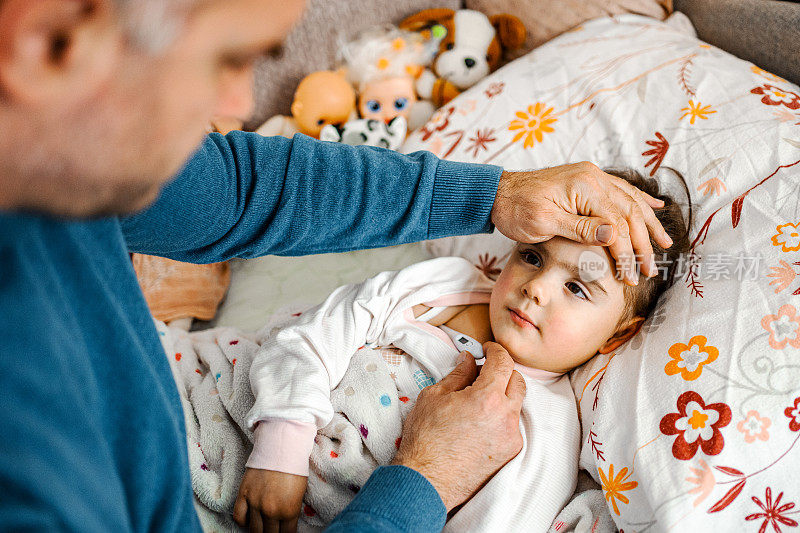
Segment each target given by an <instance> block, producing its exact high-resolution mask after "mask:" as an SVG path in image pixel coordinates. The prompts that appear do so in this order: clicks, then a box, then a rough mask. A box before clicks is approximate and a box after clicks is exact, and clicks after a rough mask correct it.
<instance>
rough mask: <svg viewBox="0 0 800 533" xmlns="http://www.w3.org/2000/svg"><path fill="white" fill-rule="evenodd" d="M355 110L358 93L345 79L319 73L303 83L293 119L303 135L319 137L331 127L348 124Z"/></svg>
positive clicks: (294, 103) (309, 76) (331, 73)
mask: <svg viewBox="0 0 800 533" xmlns="http://www.w3.org/2000/svg"><path fill="white" fill-rule="evenodd" d="M355 107H356V95H355V91H354V90H353V87H352V86H351V85H350V83H349V82H348V81H347V80H345V79H344V76H342V75H340V74H338V73H336V72H330V71H319V72H314V73H311V74H309V75H308V76H306V77H305V78H304V79H303V81H302V82H300V85H299V86H298V87H297V90H296V91H295V94H294V102H292V116H293V117H294V119H295V121H297V128H298V129H299V130H300V131H301V132H302V133H305V134H306V135H309V136H311V137H319V132H320V131H321V130H322V128H324V127H325V126H327V125H328V124H334V125H336V126H339V125H341V124H344V123H345V122H347V121H348V120H349V119H350V114H351V113H352V112H353V111H354V110H355Z"/></svg>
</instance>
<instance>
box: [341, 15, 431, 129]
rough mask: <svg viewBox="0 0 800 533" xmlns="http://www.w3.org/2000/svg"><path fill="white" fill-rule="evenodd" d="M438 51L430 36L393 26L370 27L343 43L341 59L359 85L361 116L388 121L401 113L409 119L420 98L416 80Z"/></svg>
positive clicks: (351, 79) (352, 79)
mask: <svg viewBox="0 0 800 533" xmlns="http://www.w3.org/2000/svg"><path fill="white" fill-rule="evenodd" d="M434 50H435V43H433V42H432V41H431V40H430V39H428V40H426V39H425V38H424V37H423V36H422V35H420V34H417V33H411V32H405V31H400V30H398V29H396V28H392V27H383V28H378V29H373V30H370V31H368V32H365V33H363V34H362V35H361V36H360V37H358V38H357V39H356V40H354V41H351V42H349V43H347V44H345V45H343V46H342V47H341V48H340V50H339V58H340V60H341V61H343V62H344V64H345V66H346V69H347V76H348V78H349V80H350V82H351V83H353V85H355V86H356V87H357V88H358V92H359V96H358V111H359V113H360V114H361V117H362V118H371V119H376V120H381V121H383V122H386V123H388V122H389V121H391V120H392V119H393V118H395V117H397V116H402V117H403V118H405V119H408V113H409V110H410V109H411V106H412V105H413V104H414V102H416V100H417V96H416V92H415V91H414V80H415V79H416V77H417V76H418V75H419V74H420V73H421V72H422V70H423V67H424V66H425V65H426V64H427V63H428V62H430V58H431V56H432V54H433V51H434Z"/></svg>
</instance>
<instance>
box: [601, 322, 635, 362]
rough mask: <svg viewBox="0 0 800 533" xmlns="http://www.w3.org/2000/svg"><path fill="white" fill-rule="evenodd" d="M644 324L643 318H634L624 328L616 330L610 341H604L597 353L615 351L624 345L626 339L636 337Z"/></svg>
mask: <svg viewBox="0 0 800 533" xmlns="http://www.w3.org/2000/svg"><path fill="white" fill-rule="evenodd" d="M643 323H644V317H643V316H637V317H634V318H632V319H631V320H630V322H628V324H627V325H626V326H624V327H621V328H619V329H618V330H617V332H616V333H614V335H612V336H611V338H610V339H608V340H607V341H606V343H605V344H604V345H603V346H601V347H600V349H599V350H597V351H598V352H599V353H603V354H605V353H609V352H611V351H613V350H616V349H617V348H619V347H620V346H622V345H623V344H625V343H626V342H627V341H628V339H630V338H631V337H633V336H634V335H636V333H637V332H638V331H639V329H640V328H641V327H642V324H643Z"/></svg>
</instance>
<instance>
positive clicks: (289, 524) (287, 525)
mask: <svg viewBox="0 0 800 533" xmlns="http://www.w3.org/2000/svg"><path fill="white" fill-rule="evenodd" d="M298 518H299V517H298V516H295V517H294V518H290V519H289V520H281V531H280V533H297V519H298Z"/></svg>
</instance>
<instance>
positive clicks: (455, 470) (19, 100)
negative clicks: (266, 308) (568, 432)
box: [0, 0, 668, 531]
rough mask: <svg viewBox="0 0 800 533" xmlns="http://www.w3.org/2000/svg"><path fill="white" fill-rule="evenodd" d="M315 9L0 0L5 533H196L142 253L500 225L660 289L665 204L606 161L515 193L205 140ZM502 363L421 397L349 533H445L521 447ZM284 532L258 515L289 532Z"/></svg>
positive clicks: (387, 164) (389, 165) (198, 2)
mask: <svg viewBox="0 0 800 533" xmlns="http://www.w3.org/2000/svg"><path fill="white" fill-rule="evenodd" d="M302 9H303V2H302V1H301V0H35V1H31V0H0V126H2V133H1V134H0V376H2V377H0V380H1V381H0V435H2V439H0V493H2V495H3V496H2V498H0V524H2V528H8V529H10V530H17V529H28V530H37V531H39V530H51V529H58V530H77V531H127V530H136V531H140V530H154V531H194V530H198V529H199V524H198V521H197V516H196V514H195V512H194V508H193V503H192V494H191V484H190V479H189V469H188V462H187V451H186V444H187V443H186V440H185V430H184V427H183V415H182V412H181V407H180V403H179V397H178V395H177V391H176V389H175V384H174V382H173V381H172V378H171V375H170V371H169V367H168V364H167V361H166V360H165V357H164V354H163V351H162V350H161V347H160V344H159V342H158V337H157V334H156V330H155V329H154V327H153V324H152V321H151V319H150V317H149V314H148V311H147V307H146V304H145V302H144V299H143V297H142V295H141V292H140V291H139V288H138V285H137V283H136V279H135V277H134V274H133V270H132V268H131V265H130V262H129V260H128V255H127V254H128V251H129V250H130V251H139V252H144V253H155V254H162V255H165V256H169V257H172V258H175V259H179V260H184V261H197V262H212V261H219V260H223V259H227V258H229V257H234V256H241V257H252V256H256V255H262V254H266V253H281V254H287V255H288V254H302V253H311V252H320V251H339V250H345V249H354V248H363V247H369V246H381V245H389V244H397V243H401V242H410V241H414V240H420V239H425V238H432V237H440V236H445V235H452V234H458V233H473V232H478V231H488V230H489V229H491V227H492V224H494V225H496V226H497V227H498V228H499V229H500V230H501V231H503V232H504V233H505V234H507V235H508V236H509V237H511V238H514V239H517V240H524V241H529V242H533V241H539V240H543V239H546V238H549V237H551V236H553V235H564V236H566V237H569V238H573V239H578V240H582V241H585V242H590V243H595V244H609V245H610V249H611V251H612V253H613V254H614V256H615V257H617V258H618V259H623V258H629V257H631V254H632V253H633V251H634V250H635V251H636V252H637V253H639V254H642V255H643V256H644V257H645V263H644V265H643V271H644V272H645V273H646V274H655V273H656V269H655V265H653V264H651V261H650V260H651V259H652V258H651V249H650V246H649V240H648V232H653V233H654V234H655V235H656V236H657V238H658V239H659V240H660V241H663V242H664V243H665V244H666V243H667V240H666V239H668V238H667V237H666V233H664V231H663V229H662V228H661V227H660V225H659V224H658V222H657V221H656V220H655V217H654V215H653V213H652V209H651V207H650V206H651V205H652V206H656V205H658V203H657V201H655V200H653V199H652V198H649V197H647V196H646V195H644V194H643V193H641V192H639V191H636V190H634V189H632V188H630V187H628V186H627V184H626V183H624V182H621V180H617V179H615V178H613V177H611V176H608V175H606V174H604V173H602V172H600V171H599V170H598V169H596V168H595V167H594V166H592V165H589V164H577V165H568V166H565V167H556V168H552V169H547V170H543V171H538V172H530V173H507V172H502V170H501V169H500V168H498V167H491V166H479V165H467V164H457V163H450V162H439V161H438V160H436V158H435V157H433V156H432V155H430V154H423V153H420V154H416V155H413V156H402V155H400V154H396V153H394V152H389V151H383V150H378V149H371V148H362V149H355V148H352V147H347V146H342V145H338V144H332V143H321V142H317V141H314V140H311V139H308V138H306V137H302V136H298V137H296V138H295V139H294V140H287V139H282V138H275V139H265V138H262V137H259V136H256V135H254V134H244V133H233V134H231V135H228V136H227V137H223V136H220V135H212V136H210V137H208V138H206V139H205V140H204V141H203V131H204V128H205V125H206V123H207V122H208V120H209V119H210V117H211V116H212V115H223V116H230V115H239V116H244V115H247V113H248V112H249V111H250V107H251V105H252V104H251V81H252V79H251V63H252V62H253V60H254V59H255V58H256V57H257V56H258V55H259V54H261V53H262V52H263V51H264V50H265V49H272V48H274V47H275V46H277V45H279V44H280V42H281V40H282V39H283V38H284V36H285V35H286V33H287V32H288V31H289V29H290V28H291V26H292V24H293V22H294V21H295V20H297V18H298V17H299V16H300V14H301V12H302ZM201 141H202V145H201V147H200V148H199V150H197V152H196V153H195V154H194V155H193V156H192V157H191V158H190V159H189V161H188V163H187V162H186V160H187V157H189V156H190V154H191V152H192V151H193V150H195V149H196V147H197V145H198V144H199V143H201ZM181 168H182V170H181V171H180V173H179V174H178V175H177V177H176V178H175V179H174V180H172V181H170V177H171V176H173V175H174V174H175V173H176V172H178V171H179V170H180V169H181ZM157 198H158V200H157V201H156V199H157ZM154 201H155V203H153V202H154ZM122 215H132V216H130V217H127V218H122V219H120V218H118V217H119V216H122ZM629 274H631V277H633V272H632V271H629ZM631 282H633V281H632V280H631ZM487 352H488V355H487V358H488V361H487V364H486V367H485V368H484V370H483V371H482V372H481V376H480V378H479V379H475V376H476V371H475V368H474V362H472V360H471V358H466V359H467V360H466V362H465V363H462V364H461V365H459V366H458V367H457V368H456V370H455V371H454V373H453V374H451V375H450V376H448V377H446V378H445V379H444V380H442V382H440V383H439V384H437V385H435V386H433V387H431V388H430V389H429V390H428V391H427V392H426V393H425V394H423V395H422V396H421V398H420V401H419V402H418V403H417V405H416V407H415V409H414V411H413V412H412V414H411V415H410V418H409V422H408V424H407V428H406V429H405V430H404V438H403V441H402V446H401V448H400V450H399V451H398V455H397V458H396V460H395V464H394V465H393V466H389V467H384V468H381V469H378V471H376V473H375V475H373V477H372V478H371V479H370V481H369V482H368V483H367V484H366V485H365V486H364V487H363V489H362V491H361V493H360V494H359V496H358V498H356V500H355V501H354V502H353V504H352V505H351V506H350V507H349V508H348V509H347V510H346V511H345V512H344V513H343V514H342V516H341V517H340V519H339V520H338V521H337V523H335V524H334V525H333V526H332V528H334V529H335V528H337V527H338V528H339V529H340V530H341V529H350V530H353V529H354V528H355V529H361V530H364V531H366V530H376V531H377V530H383V531H385V530H392V529H395V530H414V529H425V528H430V527H432V525H433V526H434V527H436V526H437V525H441V524H443V523H444V519H445V513H446V511H447V510H449V509H452V508H453V507H454V506H456V505H458V504H460V503H462V502H463V501H465V500H466V499H467V498H468V497H469V496H470V495H471V494H473V493H474V492H475V491H476V490H477V489H478V488H479V487H480V485H481V484H482V483H483V482H485V480H486V479H488V477H490V476H491V475H492V474H493V473H494V472H496V471H497V470H498V469H499V468H500V467H501V466H502V465H503V464H505V462H507V461H508V460H510V459H511V458H512V457H513V456H514V455H515V454H516V453H517V452H518V451H519V449H520V446H521V438H520V435H519V430H518V426H517V421H518V417H519V409H520V407H519V405H520V399H521V397H522V395H523V394H524V390H523V384H522V380H521V377H520V376H519V375H518V374H516V373H515V372H513V371H512V368H511V360H510V358H509V356H508V354H507V353H506V352H505V350H503V349H502V347H500V346H499V345H494V344H493V345H490V346H487ZM464 434H470V435H483V436H484V440H485V442H483V443H482V446H480V447H476V446H475V443H474V442H473V441H472V440H470V441H465V440H462V435H464ZM189 445H195V444H194V443H189ZM251 503H253V502H251ZM266 515H267V516H268V519H265V518H264V516H262V514H261V513H259V512H250V513H248V516H245V517H240V518H241V519H242V520H243V521H246V523H247V524H249V526H250V527H251V529H253V530H261V529H267V530H271V531H278V530H279V528H285V529H291V527H292V524H291V523H281V521H280V517H279V516H278V517H277V519H276V518H275V515H274V514H270V513H266ZM421 520H422V521H421Z"/></svg>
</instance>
